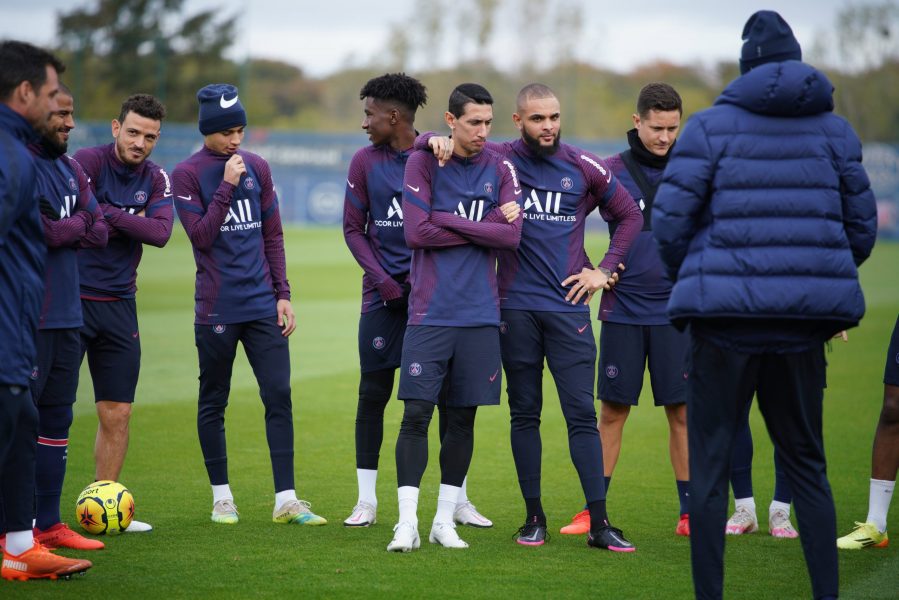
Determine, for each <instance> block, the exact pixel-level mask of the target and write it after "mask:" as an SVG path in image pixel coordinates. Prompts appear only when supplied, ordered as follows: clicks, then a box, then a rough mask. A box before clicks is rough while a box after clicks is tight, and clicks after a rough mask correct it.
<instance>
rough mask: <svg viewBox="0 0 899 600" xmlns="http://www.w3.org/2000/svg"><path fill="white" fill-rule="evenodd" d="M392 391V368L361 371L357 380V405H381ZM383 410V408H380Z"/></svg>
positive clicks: (385, 402) (386, 400)
mask: <svg viewBox="0 0 899 600" xmlns="http://www.w3.org/2000/svg"><path fill="white" fill-rule="evenodd" d="M392 393H393V369H384V370H381V371H371V372H368V373H363V374H362V378H361V379H360V380H359V406H360V408H361V407H362V405H363V404H371V405H375V406H383V405H385V404H387V402H388V401H389V400H390V395H391V394H392ZM381 410H382V411H383V408H382V409H381Z"/></svg>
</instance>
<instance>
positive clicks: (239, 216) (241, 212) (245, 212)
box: [220, 198, 262, 231]
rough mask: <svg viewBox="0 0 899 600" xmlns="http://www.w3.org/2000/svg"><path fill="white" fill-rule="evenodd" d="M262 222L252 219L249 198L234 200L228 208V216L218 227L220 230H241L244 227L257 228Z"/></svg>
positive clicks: (251, 206) (251, 207)
mask: <svg viewBox="0 0 899 600" xmlns="http://www.w3.org/2000/svg"><path fill="white" fill-rule="evenodd" d="M260 227H262V223H260V222H259V221H255V220H254V219H253V205H252V204H251V203H250V200H249V198H243V199H241V200H234V201H232V202H231V208H229V209H228V216H227V217H225V222H224V223H222V226H221V227H220V230H221V231H243V230H245V229H259V228H260Z"/></svg>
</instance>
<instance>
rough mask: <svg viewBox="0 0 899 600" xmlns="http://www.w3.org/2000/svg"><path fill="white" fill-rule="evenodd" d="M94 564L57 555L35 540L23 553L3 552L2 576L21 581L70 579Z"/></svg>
mask: <svg viewBox="0 0 899 600" xmlns="http://www.w3.org/2000/svg"><path fill="white" fill-rule="evenodd" d="M92 566H93V564H92V563H91V561H89V560H81V559H74V558H66V557H65V556H57V555H56V554H53V553H52V552H50V551H49V550H47V549H46V548H44V547H43V546H42V545H41V543H40V542H38V541H37V540H35V541H34V545H33V546H32V547H31V548H30V549H28V550H26V551H25V552H23V553H22V554H18V555H13V554H10V553H9V552H6V551H4V552H3V566H2V567H0V577H2V578H3V579H9V580H14V579H18V580H19V581H25V580H28V579H58V578H60V577H62V578H63V579H70V578H71V577H72V575H75V574H77V573H84V572H85V571H87V570H88V569H90V568H91V567H92Z"/></svg>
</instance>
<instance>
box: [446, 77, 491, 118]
mask: <svg viewBox="0 0 899 600" xmlns="http://www.w3.org/2000/svg"><path fill="white" fill-rule="evenodd" d="M469 103H474V104H490V105H493V96H491V95H490V92H488V91H487V89H486V88H485V87H484V86H482V85H478V84H477V83H463V84H460V85H457V86H456V89H454V90H453V92H452V93H451V94H450V97H449V108H448V109H447V110H448V111H450V112H451V113H453V115H454V116H456V117H461V116H462V115H463V114H465V105H466V104H469Z"/></svg>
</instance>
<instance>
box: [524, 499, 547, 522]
mask: <svg viewBox="0 0 899 600" xmlns="http://www.w3.org/2000/svg"><path fill="white" fill-rule="evenodd" d="M524 506H525V510H526V511H527V513H528V514H527V517H526V518H525V520H526V521H529V522H530V521H531V520H533V518H534V517H536V518H537V520H538V521H539V522H541V523H546V513H544V512H543V502H541V501H540V497H539V496H538V497H536V498H525V499H524Z"/></svg>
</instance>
